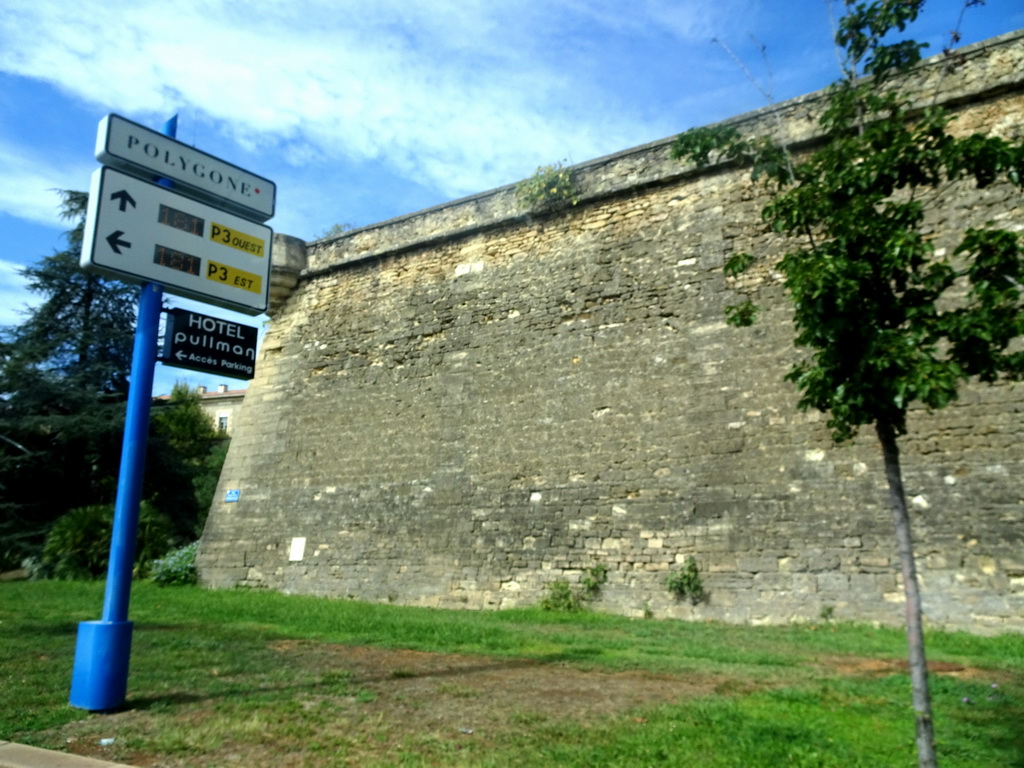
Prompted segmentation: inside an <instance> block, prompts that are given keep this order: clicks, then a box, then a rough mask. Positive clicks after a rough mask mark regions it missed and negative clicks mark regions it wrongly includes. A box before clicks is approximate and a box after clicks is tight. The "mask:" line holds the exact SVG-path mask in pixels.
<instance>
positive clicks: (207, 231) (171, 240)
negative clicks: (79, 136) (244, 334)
mask: <svg viewBox="0 0 1024 768" xmlns="http://www.w3.org/2000/svg"><path fill="white" fill-rule="evenodd" d="M272 238H273V232H272V231H271V229H270V228H269V227H267V226H266V225H264V224H257V223H255V222H252V221H250V220H248V219H244V218H241V217H239V216H235V215H234V214H231V213H228V212H226V211H224V210H222V209H220V208H214V207H212V206H210V205H207V204H205V203H202V202H198V201H196V200H192V199H189V198H187V197H184V196H182V195H179V194H177V193H175V192H173V191H172V190H169V189H166V188H164V187H160V186H157V185H155V184H150V183H149V182H146V181H143V180H141V179H138V178H135V177H134V176H129V175H127V174H124V173H121V172H119V171H115V170H113V169H111V168H100V169H98V170H97V171H96V172H95V173H94V174H93V177H92V186H91V188H90V191H89V210H88V213H87V214H86V223H85V237H84V239H83V242H82V261H81V264H82V267H83V268H85V269H88V270H90V271H93V272H99V273H100V274H104V275H108V276H111V277H115V278H117V279H120V280H127V281H129V282H148V283H159V284H160V285H163V286H164V288H165V289H166V290H167V291H168V292H169V293H174V294H178V295H180V296H187V297H189V298H193V299H198V300H199V301H203V302H206V303H208V304H216V305H218V306H221V307H226V308H228V309H234V310H237V311H239V312H245V313H246V314H250V315H258V314H260V313H261V312H264V311H266V308H267V297H268V295H269V290H270V247H271V240H272Z"/></svg>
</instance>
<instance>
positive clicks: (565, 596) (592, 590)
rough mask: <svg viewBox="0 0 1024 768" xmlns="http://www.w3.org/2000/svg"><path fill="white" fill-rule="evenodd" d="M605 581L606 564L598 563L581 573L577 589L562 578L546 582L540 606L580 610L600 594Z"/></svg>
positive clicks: (606, 580)
mask: <svg viewBox="0 0 1024 768" xmlns="http://www.w3.org/2000/svg"><path fill="white" fill-rule="evenodd" d="M607 582H608V566H607V565H605V564H604V563H598V564H597V565H594V566H591V567H590V568H588V569H587V570H586V571H585V572H584V573H583V576H582V578H581V579H580V588H579V589H573V587H572V585H571V584H569V582H568V581H566V580H564V579H559V580H557V581H553V582H551V583H550V584H548V586H547V594H546V595H545V596H544V598H543V599H542V600H541V601H540V607H541V608H542V609H543V610H545V611H566V612H574V611H581V610H583V608H584V606H586V604H587V603H588V602H589V601H591V600H594V599H596V598H597V596H598V595H600V594H601V587H603V586H604V585H605V584H606V583H607Z"/></svg>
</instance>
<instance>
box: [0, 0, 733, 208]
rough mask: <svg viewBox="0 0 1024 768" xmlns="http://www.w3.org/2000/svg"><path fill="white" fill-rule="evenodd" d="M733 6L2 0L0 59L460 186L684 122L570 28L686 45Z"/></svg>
mask: <svg viewBox="0 0 1024 768" xmlns="http://www.w3.org/2000/svg"><path fill="white" fill-rule="evenodd" d="M737 3H740V5H743V6H746V5H748V4H747V3H743V2H741V0H722V1H721V2H718V3H714V4H705V3H684V4H680V3H677V2H670V0H642V1H641V2H638V3H636V4H634V6H633V7H631V9H630V11H629V12H628V13H626V12H623V11H622V10H621V8H620V7H619V6H620V4H619V3H617V2H616V3H612V2H611V0H588V1H587V2H582V0H573V1H572V2H566V3H565V4H564V5H562V4H559V3H550V2H548V0H513V1H512V2H503V3H494V2H483V1H482V0H477V2H473V1H472V0H458V1H456V0H431V1H430V2H425V1H420V2H416V1H415V0H375V2H374V3H372V4H371V3H356V2H349V3H344V2H328V1H327V0H306V1H305V2H302V1H300V0H294V2H268V1H267V0H263V1H261V2H252V3H245V4H242V3H235V2H228V0H222V1H221V2H215V1H212V0H204V1H200V0H178V2H176V3H174V4H173V6H168V4H167V3H166V0H137V1H136V2H131V3H128V2H110V1H109V0H104V1H102V2H101V1H99V0H84V1H80V2H75V3H66V2H64V1H63V0H8V2H6V3H5V13H4V14H3V19H2V20H0V38H2V39H4V40H5V45H4V46H3V48H2V49H0V68H2V69H3V70H5V71H7V72H10V73H13V74H17V75H21V76H23V77H29V78H35V79H40V80H44V81H47V82H50V83H53V84H55V85H56V86H57V87H59V88H60V89H62V90H64V91H65V92H67V93H69V94H71V95H73V96H75V97H77V98H78V99H81V100H84V101H85V102H87V103H92V104H101V105H104V106H105V107H108V108H110V109H112V110H114V111H119V112H123V113H126V114H129V115H134V116H140V115H153V116H156V115H166V114H170V113H172V112H174V111H176V110H178V109H182V108H185V109H187V108H190V107H191V108H194V109H196V110H198V111H199V112H200V113H202V114H203V115H205V116H207V118H208V119H210V120H211V121H212V122H213V123H214V124H215V125H216V126H218V128H219V130H222V131H224V132H225V133H229V134H230V135H231V136H232V138H234V139H235V140H237V141H238V142H239V143H241V144H242V145H243V146H248V147H251V148H253V149H260V150H263V151H271V152H274V153H276V154H278V155H279V156H281V157H283V158H286V159H288V158H304V159H306V160H307V161H308V160H309V159H311V158H312V159H315V160H319V161H321V162H329V161H337V160H344V161H352V162H366V161H374V160H381V161H383V162H384V163H385V164H386V165H387V166H388V167H390V168H391V169H392V170H393V171H394V172H397V173H399V174H403V175H407V176H411V177H414V178H417V179H419V180H421V181H422V183H424V184H425V185H428V186H431V187H434V188H436V189H438V190H440V191H442V192H443V193H444V194H446V195H449V196H456V195H461V194H466V193H469V192H475V191H479V190H481V189H486V188H488V187H491V186H495V185H498V184H504V183H508V182H511V181H514V180H516V179H517V178H521V177H522V176H523V175H526V174H527V173H529V172H531V171H532V170H533V168H534V167H536V165H538V164H540V163H542V162H552V161H554V160H557V159H560V158H563V157H569V156H572V159H573V160H575V161H581V160H585V159H588V158H590V157H594V156H597V155H601V154H606V153H608V152H612V151H615V150H618V149H622V148H624V147H627V146H631V145H633V144H636V143H640V142H642V141H648V140H651V139H654V138H660V137H661V136H662V135H666V134H667V133H668V132H670V130H674V128H670V127H669V126H670V125H671V123H670V122H668V121H667V119H660V120H658V121H652V120H651V119H650V118H646V119H645V118H644V117H642V116H640V115H638V114H636V112H635V111H633V110H628V109H624V108H622V104H621V103H618V102H617V101H616V97H613V96H612V95H611V94H610V93H609V92H604V91H602V89H601V84H600V77H595V76H594V75H595V74H596V73H595V72H592V71H584V70H585V69H586V67H593V66H598V65H600V66H602V67H612V68H614V61H601V58H602V57H601V56H600V53H601V50H600V41H598V40H585V41H583V42H585V43H587V44H588V45H590V46H591V48H596V51H595V50H590V52H589V53H586V54H578V53H576V49H577V48H578V47H579V45H580V41H579V40H576V41H573V40H572V39H571V37H570V36H569V35H568V34H567V30H572V29H575V28H582V27H584V26H585V27H586V28H587V29H588V30H591V31H594V30H596V31H597V32H598V33H600V34H602V35H604V34H607V35H612V36H616V35H617V36H621V35H622V34H624V31H623V30H624V27H623V25H626V27H627V28H628V29H627V31H628V32H629V33H630V34H633V35H655V34H658V35H662V36H670V37H674V38H677V39H678V40H679V43H680V44H681V45H682V44H685V43H687V42H690V41H692V40H694V39H697V38H700V39H704V38H705V37H706V36H707V34H708V31H709V30H710V29H712V28H713V27H714V26H715V22H714V19H715V18H719V19H721V18H723V17H724V15H725V14H727V13H728V12H729V10H730V8H735V7H736V5H737ZM581 56H583V58H580V57H581ZM588 56H589V57H591V58H587V57H588Z"/></svg>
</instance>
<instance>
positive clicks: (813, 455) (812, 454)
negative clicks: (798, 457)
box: [804, 448, 825, 461]
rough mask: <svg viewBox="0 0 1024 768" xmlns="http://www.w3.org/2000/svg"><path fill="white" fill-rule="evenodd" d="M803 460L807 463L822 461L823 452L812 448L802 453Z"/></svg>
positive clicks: (823, 458) (823, 457)
mask: <svg viewBox="0 0 1024 768" xmlns="http://www.w3.org/2000/svg"><path fill="white" fill-rule="evenodd" d="M804 458H805V459H807V461H824V460H825V452H824V451H823V450H821V448H813V449H812V450H810V451H805V452H804Z"/></svg>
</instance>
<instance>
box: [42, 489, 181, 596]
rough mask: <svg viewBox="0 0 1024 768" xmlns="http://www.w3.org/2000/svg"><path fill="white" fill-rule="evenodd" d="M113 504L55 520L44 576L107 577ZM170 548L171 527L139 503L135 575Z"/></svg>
mask: <svg viewBox="0 0 1024 768" xmlns="http://www.w3.org/2000/svg"><path fill="white" fill-rule="evenodd" d="M113 527H114V505H113V504H92V505H90V506H88V507H78V508H77V509H72V510H71V511H70V512H67V513H65V514H64V515H62V516H61V517H59V518H57V520H56V521H55V522H54V524H53V526H52V527H51V528H50V532H49V533H48V534H47V535H46V541H45V543H44V544H43V557H42V563H43V567H44V569H45V571H44V572H45V573H46V574H47V575H50V576H52V577H54V578H57V579H95V578H99V577H101V576H104V575H106V572H107V562H108V561H109V559H110V539H111V533H112V531H113ZM169 546H170V524H169V523H168V521H167V518H166V517H165V516H164V515H162V514H160V513H159V512H158V511H157V510H156V509H155V508H154V507H153V506H152V505H150V504H148V503H147V502H142V504H141V506H140V508H139V529H138V536H137V537H136V541H135V569H134V570H135V573H136V574H137V575H143V574H145V572H146V569H147V568H148V565H149V562H150V561H151V560H152V559H153V558H154V557H158V556H159V555H162V554H164V553H165V552H166V551H167V549H168V547H169Z"/></svg>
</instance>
